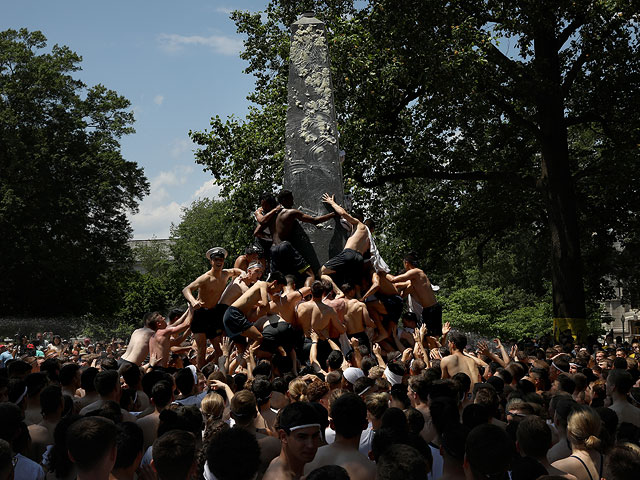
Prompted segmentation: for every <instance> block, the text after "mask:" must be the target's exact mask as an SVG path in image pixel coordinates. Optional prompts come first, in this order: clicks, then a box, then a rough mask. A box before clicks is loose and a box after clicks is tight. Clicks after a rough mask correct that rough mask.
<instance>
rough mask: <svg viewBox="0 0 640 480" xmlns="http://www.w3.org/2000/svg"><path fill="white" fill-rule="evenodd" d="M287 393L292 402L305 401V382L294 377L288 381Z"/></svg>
mask: <svg viewBox="0 0 640 480" xmlns="http://www.w3.org/2000/svg"><path fill="white" fill-rule="evenodd" d="M287 394H288V395H289V398H290V399H291V401H292V402H305V401H307V397H306V394H307V382H305V381H304V380H302V379H301V378H294V379H293V380H291V383H289V389H288V390H287Z"/></svg>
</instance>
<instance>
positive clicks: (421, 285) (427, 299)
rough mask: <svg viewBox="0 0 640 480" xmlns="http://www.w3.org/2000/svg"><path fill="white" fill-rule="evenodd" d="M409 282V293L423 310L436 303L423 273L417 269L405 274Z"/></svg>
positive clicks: (429, 283) (427, 279)
mask: <svg viewBox="0 0 640 480" xmlns="http://www.w3.org/2000/svg"><path fill="white" fill-rule="evenodd" d="M406 275H407V276H408V278H409V280H410V281H411V286H410V287H409V288H410V291H409V292H410V293H412V294H413V295H414V296H415V298H416V300H418V302H420V305H422V306H423V307H424V308H428V307H431V306H433V305H435V304H436V303H438V302H437V301H436V296H435V295H434V294H433V288H431V282H430V281H429V278H428V277H427V276H426V275H425V273H424V272H423V271H422V270H420V269H419V268H414V269H412V270H410V271H408V272H407V273H406Z"/></svg>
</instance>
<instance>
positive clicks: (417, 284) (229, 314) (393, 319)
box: [0, 191, 640, 480]
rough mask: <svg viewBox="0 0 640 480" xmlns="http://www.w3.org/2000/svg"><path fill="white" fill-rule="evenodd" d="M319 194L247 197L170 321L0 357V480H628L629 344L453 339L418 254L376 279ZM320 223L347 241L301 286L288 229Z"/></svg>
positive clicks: (348, 218)
mask: <svg viewBox="0 0 640 480" xmlns="http://www.w3.org/2000/svg"><path fill="white" fill-rule="evenodd" d="M324 200H325V201H326V202H327V205H328V206H330V207H331V209H332V213H329V214H327V215H325V216H320V217H310V216H308V215H306V214H304V213H302V212H300V211H299V210H296V209H293V208H292V206H293V198H292V197H291V194H290V192H286V191H285V192H281V193H280V195H279V196H278V199H277V201H276V199H274V198H273V196H271V195H265V196H263V198H262V202H261V207H260V208H259V209H258V210H257V211H256V212H255V216H256V220H257V221H258V226H257V227H256V232H255V234H256V236H257V238H258V241H257V243H255V244H253V245H251V246H250V247H248V248H247V250H246V252H245V254H244V255H241V256H240V257H238V258H237V259H235V262H234V266H233V268H227V269H225V268H224V264H225V260H226V258H227V252H226V250H225V249H224V248H222V247H215V248H212V249H210V250H209V251H207V252H206V257H207V259H208V261H209V262H210V265H211V268H210V270H208V271H207V272H206V273H204V274H203V275H201V276H200V277H198V278H197V279H196V280H194V281H193V282H192V283H190V284H189V285H187V286H186V287H185V288H184V290H183V294H184V296H185V298H186V300H187V303H188V306H187V308H186V309H174V310H171V311H169V312H167V313H166V315H163V314H161V313H159V312H149V313H148V314H146V315H145V316H144V318H143V326H142V327H141V328H138V329H137V330H135V331H134V332H133V334H132V335H131V338H130V339H129V341H128V342H127V343H126V344H125V343H124V342H119V341H117V340H113V341H112V342H110V343H102V344H93V343H91V340H89V339H85V340H84V341H76V342H65V341H63V340H60V339H58V340H55V339H54V340H53V341H52V342H51V345H48V344H47V341H46V340H45V339H44V338H43V337H42V336H40V337H38V338H36V339H35V340H36V342H38V345H37V346H36V345H35V344H32V343H30V341H29V340H28V339H26V342H27V343H25V342H24V341H20V342H17V343H16V344H15V345H9V346H5V345H2V346H0V367H2V368H0V479H1V478H16V479H42V478H49V479H74V478H77V479H80V480H83V479H133V478H139V479H202V478H204V479H217V480H253V479H262V478H264V479H266V480H281V479H282V480H290V479H294V480H297V479H299V478H302V477H304V478H305V479H309V480H324V479H327V480H328V479H331V480H346V479H351V480H373V479H379V480H413V479H426V478H428V479H429V480H438V479H446V480H455V479H476V480H481V479H483V480H484V479H491V480H506V479H508V478H509V479H512V480H521V479H522V480H525V479H532V480H533V479H541V478H544V479H555V478H566V479H574V478H576V479H579V480H595V479H601V478H604V479H606V480H627V479H629V480H630V479H636V478H638V475H639V474H638V472H640V370H639V368H638V360H639V359H640V344H638V342H635V341H634V342H632V343H631V346H629V344H626V343H622V342H619V343H618V344H615V343H613V344H610V345H603V344H601V343H599V342H597V341H595V340H593V341H589V342H587V343H584V344H579V343H576V342H575V340H574V339H573V337H571V336H570V335H564V336H562V337H561V339H560V341H559V342H553V341H552V339H550V338H548V337H544V338H540V339H531V340H529V341H526V342H522V343H518V344H514V345H512V346H509V345H504V344H503V343H502V342H501V341H500V340H498V339H496V340H495V341H494V342H492V343H489V342H479V343H478V344H477V345H473V346H472V345H467V338H466V337H465V335H464V334H463V333H461V332H459V331H455V330H452V329H451V326H450V325H449V324H448V323H445V324H444V325H443V324H442V316H441V309H440V305H439V304H438V302H437V301H436V298H435V294H434V292H435V290H436V289H435V287H434V286H432V285H431V283H430V281H429V278H428V277H427V275H426V274H425V273H424V271H423V270H421V269H420V268H419V265H418V260H417V257H416V256H415V255H414V254H408V255H407V256H406V257H405V261H404V267H405V268H404V270H405V271H404V272H402V273H401V274H399V275H391V274H390V272H389V268H388V266H387V265H386V263H385V262H384V260H383V259H382V258H381V257H380V255H379V253H378V251H377V249H376V248H375V243H374V240H373V236H372V235H371V229H372V228H373V227H374V224H373V223H372V222H370V221H368V222H363V221H362V219H361V218H358V216H357V215H351V214H349V213H347V212H346V210H345V209H343V208H342V207H341V206H340V205H338V204H336V203H335V201H334V200H333V198H332V197H330V196H328V195H325V196H324ZM334 217H335V218H338V217H340V218H341V219H342V220H344V225H345V226H346V227H348V228H349V230H350V231H351V235H350V236H349V239H348V241H347V243H346V245H345V249H344V250H343V251H342V252H340V253H339V254H338V255H337V256H335V257H334V258H331V259H329V260H328V261H327V262H326V263H325V264H324V265H323V266H322V268H321V269H320V271H319V272H317V273H318V276H317V278H316V275H315V273H314V272H313V271H312V270H311V268H310V266H309V263H308V262H306V261H305V259H304V258H303V257H302V255H300V253H299V252H298V251H297V250H296V249H295V248H294V246H293V244H292V243H291V240H292V237H291V235H292V232H294V231H295V230H294V227H295V222H298V221H304V222H310V223H315V224H320V223H322V222H324V221H328V220H330V219H331V218H334ZM263 279H264V280H263ZM405 299H406V303H405ZM22 344H25V346H26V347H25V348H22V347H21V345H22ZM37 352H41V354H38V353H37ZM636 357H637V358H636Z"/></svg>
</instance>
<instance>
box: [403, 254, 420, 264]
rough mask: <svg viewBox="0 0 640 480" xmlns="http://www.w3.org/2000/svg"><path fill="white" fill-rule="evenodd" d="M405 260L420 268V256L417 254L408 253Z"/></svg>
mask: <svg viewBox="0 0 640 480" xmlns="http://www.w3.org/2000/svg"><path fill="white" fill-rule="evenodd" d="M403 260H404V261H405V262H407V263H408V264H410V265H413V266H414V267H417V266H418V254H417V253H416V252H408V253H407V254H406V255H405V256H404V258H403Z"/></svg>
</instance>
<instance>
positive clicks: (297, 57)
mask: <svg viewBox="0 0 640 480" xmlns="http://www.w3.org/2000/svg"><path fill="white" fill-rule="evenodd" d="M288 102H289V105H288V109H287V124H286V152H285V153H286V156H285V162H284V188H286V189H288V190H291V191H292V192H293V198H294V201H295V208H299V209H300V210H302V211H303V212H306V213H309V214H311V215H322V214H324V213H326V212H327V208H326V206H325V205H324V204H323V203H322V200H321V197H322V194H323V193H325V192H327V193H329V194H332V195H335V199H336V202H338V203H342V202H343V187H342V168H341V165H340V150H339V148H338V131H337V128H336V117H335V108H334V103H333V88H332V83H331V72H330V70H329V50H328V46H327V39H326V36H325V25H324V23H323V22H321V21H320V20H318V19H317V18H314V17H313V15H312V14H304V15H303V16H302V17H301V18H300V19H299V20H298V21H296V22H294V23H293V25H291V52H290V62H289V83H288ZM301 229H302V230H304V233H303V232H299V233H301V234H302V236H301V238H300V241H299V242H295V243H298V244H297V245H294V246H295V247H296V248H297V249H298V250H299V251H300V253H301V254H302V255H303V256H304V257H305V258H306V259H307V260H308V261H309V262H310V263H311V267H312V268H313V270H314V271H316V272H317V270H318V269H319V267H320V265H321V264H322V263H324V262H325V261H326V260H327V259H328V258H331V257H333V256H334V255H336V254H337V253H339V252H340V251H341V250H342V248H343V246H344V242H345V238H346V233H345V231H344V230H343V228H342V227H340V224H339V222H338V221H337V220H330V221H328V222H325V223H324V224H322V225H321V226H320V228H317V227H315V226H314V225H311V224H302V227H301ZM305 234H306V235H305ZM294 237H298V236H297V235H296V236H294ZM292 243H293V242H292Z"/></svg>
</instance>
